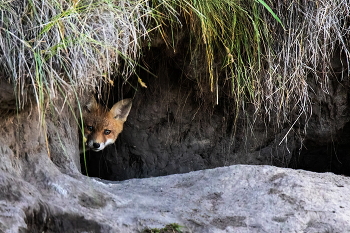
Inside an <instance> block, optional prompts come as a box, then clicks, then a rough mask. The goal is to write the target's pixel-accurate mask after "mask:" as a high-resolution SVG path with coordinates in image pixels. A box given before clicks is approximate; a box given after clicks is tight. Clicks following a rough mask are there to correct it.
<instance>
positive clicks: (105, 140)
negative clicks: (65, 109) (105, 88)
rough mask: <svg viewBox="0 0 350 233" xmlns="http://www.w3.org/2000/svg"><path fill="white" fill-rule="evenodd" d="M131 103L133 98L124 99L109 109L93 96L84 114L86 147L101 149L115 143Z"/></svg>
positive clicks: (94, 149) (95, 149)
mask: <svg viewBox="0 0 350 233" xmlns="http://www.w3.org/2000/svg"><path fill="white" fill-rule="evenodd" d="M131 105H132V100H131V99H124V100H121V101H119V102H118V103H116V104H114V106H113V107H112V109H111V110H108V109H107V108H105V107H103V106H101V105H100V104H98V103H97V102H96V100H95V98H92V99H91V100H90V102H89V103H88V104H87V105H86V110H85V112H84V114H83V121H84V136H85V139H84V141H85V140H86V148H85V149H86V150H89V149H91V150H93V151H100V150H103V149H104V148H105V147H106V146H107V145H110V144H113V143H114V142H115V140H116V139H117V137H118V135H119V134H120V133H121V132H122V130H123V124H124V122H125V121H126V118H127V117H128V115H129V112H130V109H131Z"/></svg>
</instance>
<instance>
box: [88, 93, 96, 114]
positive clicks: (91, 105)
mask: <svg viewBox="0 0 350 233" xmlns="http://www.w3.org/2000/svg"><path fill="white" fill-rule="evenodd" d="M97 108H98V104H97V102H96V100H95V98H94V97H93V96H92V97H91V99H90V101H89V102H88V103H87V104H86V109H87V110H88V111H89V112H91V111H92V110H94V109H97Z"/></svg>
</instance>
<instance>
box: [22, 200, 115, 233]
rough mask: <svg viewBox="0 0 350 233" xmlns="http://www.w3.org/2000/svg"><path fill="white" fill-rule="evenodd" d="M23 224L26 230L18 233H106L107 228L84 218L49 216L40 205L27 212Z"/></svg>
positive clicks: (62, 215)
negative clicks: (25, 225) (36, 208)
mask: <svg viewBox="0 0 350 233" xmlns="http://www.w3.org/2000/svg"><path fill="white" fill-rule="evenodd" d="M25 222H26V224H27V229H23V230H21V231H20V232H23V233H24V232H26V233H36V232H45V233H57V232H65V233H80V232H102V231H103V232H108V228H109V227H103V226H101V224H100V223H97V222H95V221H92V220H87V219H85V218H84V216H79V215H71V214H59V215H51V213H50V211H49V210H48V209H47V208H45V207H44V205H40V208H39V210H31V211H30V210H28V211H27V212H26V218H25Z"/></svg>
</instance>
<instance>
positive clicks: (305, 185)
mask: <svg viewBox="0 0 350 233" xmlns="http://www.w3.org/2000/svg"><path fill="white" fill-rule="evenodd" d="M29 160H31V159H29ZM32 162H34V163H33V164H37V166H35V165H34V166H33V169H31V170H30V171H29V170H28V171H27V172H28V173H27V175H26V177H28V179H27V180H26V179H21V178H20V177H18V176H14V175H11V174H9V173H5V172H4V171H3V170H2V171H1V172H0V181H1V182H0V186H1V188H0V190H1V202H0V203H1V204H0V208H1V211H0V230H1V231H2V232H123V233H127V232H142V230H143V229H147V228H154V227H157V228H161V227H164V226H165V225H167V224H169V223H178V224H180V225H181V226H183V228H182V230H183V232H215V233H218V232H349V231H350V224H349V222H350V202H349V201H348V200H349V198H350V180H349V178H347V177H343V176H338V175H334V174H331V173H325V174H317V173H312V172H306V171H301V170H291V169H284V168H276V167H272V166H249V165H234V166H230V167H223V168H216V169H211V170H202V171H196V172H191V173H187V174H176V175H170V176H164V177H156V178H146V179H132V180H127V181H122V182H110V181H108V182H107V181H103V180H98V179H95V178H88V177H85V176H82V175H79V174H75V175H72V176H68V175H65V174H62V173H60V171H59V170H58V169H55V168H54V166H52V165H50V164H52V163H51V162H50V160H49V159H48V158H47V159H45V157H43V158H41V159H40V161H39V160H37V161H35V160H32ZM29 177H30V179H29Z"/></svg>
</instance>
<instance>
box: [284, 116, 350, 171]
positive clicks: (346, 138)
mask: <svg viewBox="0 0 350 233" xmlns="http://www.w3.org/2000/svg"><path fill="white" fill-rule="evenodd" d="M290 167H291V168H294V169H303V170H308V171H313V172H332V173H335V174H338V175H346V176H350V122H348V123H347V124H345V126H344V128H343V129H341V130H339V132H338V133H337V135H335V136H334V138H330V142H328V143H323V142H320V141H317V140H310V139H309V140H305V141H304V142H303V147H302V149H301V151H299V150H297V151H296V152H294V153H293V157H292V159H291V162H290Z"/></svg>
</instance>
